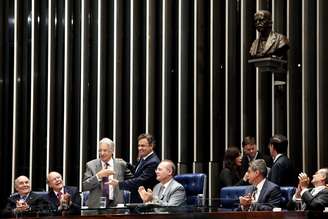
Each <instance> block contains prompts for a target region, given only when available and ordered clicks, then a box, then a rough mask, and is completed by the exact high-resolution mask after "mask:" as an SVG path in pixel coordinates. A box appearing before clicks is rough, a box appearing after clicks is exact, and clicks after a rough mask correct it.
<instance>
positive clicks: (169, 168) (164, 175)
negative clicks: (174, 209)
mask: <svg viewBox="0 0 328 219" xmlns="http://www.w3.org/2000/svg"><path fill="white" fill-rule="evenodd" d="M175 170H176V167H175V165H174V163H173V162H172V161H171V160H163V161H162V162H161V163H160V164H159V165H158V167H157V169H156V170H155V172H156V179H157V180H158V181H159V183H158V184H157V185H155V187H154V189H153V191H152V190H151V189H147V191H146V189H145V188H144V187H143V186H140V187H139V189H138V192H139V195H140V197H141V199H142V200H143V202H144V203H146V202H148V203H149V202H151V203H154V204H158V205H161V206H180V205H182V204H184V203H185V201H186V193H185V190H184V187H183V186H182V185H181V184H180V183H178V182H177V181H175V180H174V179H173V176H174V174H175Z"/></svg>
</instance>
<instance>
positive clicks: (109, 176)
mask: <svg viewBox="0 0 328 219" xmlns="http://www.w3.org/2000/svg"><path fill="white" fill-rule="evenodd" d="M114 147H115V145H114V142H113V141H112V140H110V139H108V138H103V139H102V140H101V141H100V142H99V159H94V160H91V161H89V162H88V163H87V164H86V171H85V173H84V177H83V182H82V190H83V191H90V194H89V197H88V203H87V204H88V207H89V208H98V207H99V203H100V197H106V199H107V200H106V206H107V207H109V206H115V205H117V204H118V203H124V199H123V190H120V189H119V188H118V187H113V186H112V185H110V183H109V182H110V181H111V180H113V179H117V180H118V181H122V180H124V179H126V178H130V177H132V173H131V172H130V170H129V169H128V168H127V163H126V162H125V161H124V160H122V159H118V158H115V159H114V158H113V153H114Z"/></svg>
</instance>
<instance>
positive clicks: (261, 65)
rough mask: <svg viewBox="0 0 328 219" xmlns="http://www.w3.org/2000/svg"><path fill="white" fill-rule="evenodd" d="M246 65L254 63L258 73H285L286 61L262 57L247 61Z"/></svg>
mask: <svg viewBox="0 0 328 219" xmlns="http://www.w3.org/2000/svg"><path fill="white" fill-rule="evenodd" d="M248 63H254V65H255V67H257V68H258V69H259V71H260V72H272V73H285V72H286V65H287V61H286V60H283V59H279V58H277V57H264V58H255V59H250V60H248Z"/></svg>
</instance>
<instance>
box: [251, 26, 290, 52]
mask: <svg viewBox="0 0 328 219" xmlns="http://www.w3.org/2000/svg"><path fill="white" fill-rule="evenodd" d="M260 43H261V40H260V39H256V40H254V42H253V43H252V46H251V49H250V51H249V53H250V54H251V56H266V55H273V54H279V52H281V51H279V50H280V49H282V48H283V47H287V48H288V39H287V37H286V36H284V35H282V34H280V33H276V32H270V34H269V36H268V39H267V40H266V42H265V46H264V48H263V51H261V52H259V51H258V49H259V47H260Z"/></svg>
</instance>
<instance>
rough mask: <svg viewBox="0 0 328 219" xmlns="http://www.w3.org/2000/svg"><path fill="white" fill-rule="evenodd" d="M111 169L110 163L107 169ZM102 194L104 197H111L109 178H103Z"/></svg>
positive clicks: (106, 164) (106, 165)
mask: <svg viewBox="0 0 328 219" xmlns="http://www.w3.org/2000/svg"><path fill="white" fill-rule="evenodd" d="M108 167H109V163H105V169H107V168H108ZM102 188H103V189H102V192H103V196H106V197H108V195H109V186H108V176H105V177H103V178H102Z"/></svg>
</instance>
